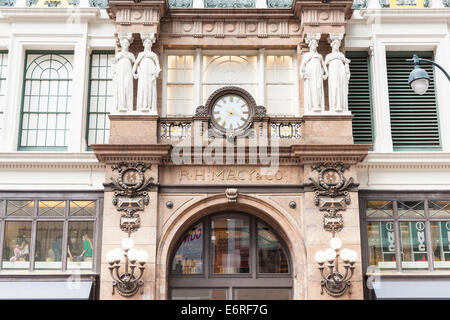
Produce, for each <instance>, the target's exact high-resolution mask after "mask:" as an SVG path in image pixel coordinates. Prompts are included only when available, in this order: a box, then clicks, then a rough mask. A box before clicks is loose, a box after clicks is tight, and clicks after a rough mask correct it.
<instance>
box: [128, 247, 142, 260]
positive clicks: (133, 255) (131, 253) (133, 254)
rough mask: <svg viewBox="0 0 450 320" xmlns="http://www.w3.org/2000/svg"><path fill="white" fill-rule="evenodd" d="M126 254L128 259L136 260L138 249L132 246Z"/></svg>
mask: <svg viewBox="0 0 450 320" xmlns="http://www.w3.org/2000/svg"><path fill="white" fill-rule="evenodd" d="M127 255H128V259H129V260H130V261H136V260H137V259H138V255H139V251H137V250H136V249H135V248H132V249H130V250H129V251H128V252H127Z"/></svg>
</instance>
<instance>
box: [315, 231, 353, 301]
mask: <svg viewBox="0 0 450 320" xmlns="http://www.w3.org/2000/svg"><path fill="white" fill-rule="evenodd" d="M330 247H331V248H328V249H326V250H325V251H322V250H319V251H317V252H316V254H315V255H314V259H315V260H316V262H317V263H318V264H319V271H320V275H321V276H322V279H323V280H322V281H321V282H320V286H321V288H320V294H323V289H324V288H325V291H326V292H327V293H328V294H329V295H330V296H332V297H340V296H342V295H343V294H344V293H345V291H347V288H348V289H349V293H352V289H351V278H352V276H353V272H354V270H355V262H356V259H357V258H358V254H357V253H356V252H355V251H353V250H349V249H347V248H344V249H342V250H339V249H341V247H342V241H341V239H339V238H336V237H334V238H332V239H331V241H330ZM339 256H340V257H341V259H342V260H343V261H344V269H345V272H344V274H342V273H341V272H339V265H338V264H339V263H338V260H339ZM325 261H327V262H328V273H327V274H325V270H324V269H325V266H324V263H325Z"/></svg>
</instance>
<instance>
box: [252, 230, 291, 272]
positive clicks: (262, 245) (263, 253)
mask: <svg viewBox="0 0 450 320" xmlns="http://www.w3.org/2000/svg"><path fill="white" fill-rule="evenodd" d="M258 272H260V273H288V272H289V267H288V260H287V258H286V254H285V252H284V250H283V247H282V246H281V243H280V241H279V240H278V237H277V236H276V235H275V234H274V233H273V232H272V231H271V230H270V229H269V227H267V226H265V225H264V224H262V223H258Z"/></svg>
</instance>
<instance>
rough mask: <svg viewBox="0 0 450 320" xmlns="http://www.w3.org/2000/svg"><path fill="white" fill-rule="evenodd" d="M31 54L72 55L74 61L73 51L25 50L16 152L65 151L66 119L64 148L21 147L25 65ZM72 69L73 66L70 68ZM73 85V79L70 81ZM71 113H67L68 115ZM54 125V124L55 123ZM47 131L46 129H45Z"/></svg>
mask: <svg viewBox="0 0 450 320" xmlns="http://www.w3.org/2000/svg"><path fill="white" fill-rule="evenodd" d="M31 54H43V55H44V54H56V55H64V54H67V55H73V57H74V59H75V51H74V50H25V54H24V55H25V59H24V67H23V77H22V94H21V106H20V117H19V119H20V120H19V121H20V122H19V132H18V139H17V151H67V150H68V148H69V145H68V137H67V134H68V132H69V131H70V125H69V123H70V121H67V119H66V127H65V129H64V130H65V131H66V132H65V142H66V146H22V130H23V115H24V104H25V89H26V81H27V79H26V74H27V69H28V66H27V63H28V56H29V55H31ZM72 67H74V66H72ZM70 81H71V82H72V84H73V78H72V79H71V80H70ZM70 113H71V112H67V114H69V115H70ZM55 124H56V122H55ZM46 130H47V129H46Z"/></svg>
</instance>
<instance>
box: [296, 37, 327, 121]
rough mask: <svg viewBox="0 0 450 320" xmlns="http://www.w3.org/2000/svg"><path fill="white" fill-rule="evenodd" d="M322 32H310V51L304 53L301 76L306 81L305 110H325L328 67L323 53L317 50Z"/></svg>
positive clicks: (307, 38)
mask: <svg viewBox="0 0 450 320" xmlns="http://www.w3.org/2000/svg"><path fill="white" fill-rule="evenodd" d="M319 40H320V33H308V34H307V36H306V43H307V44H308V46H309V49H310V51H309V52H307V53H305V54H304V55H303V59H302V63H301V65H300V78H301V79H303V81H304V87H303V88H304V90H303V92H304V93H303V95H304V104H305V112H307V113H310V112H321V111H324V110H325V98H324V91H323V80H326V79H327V77H328V73H327V68H326V66H325V62H324V61H323V58H322V55H321V54H320V53H318V52H317V46H318V41H319Z"/></svg>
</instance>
